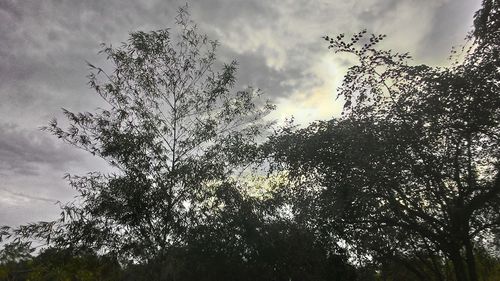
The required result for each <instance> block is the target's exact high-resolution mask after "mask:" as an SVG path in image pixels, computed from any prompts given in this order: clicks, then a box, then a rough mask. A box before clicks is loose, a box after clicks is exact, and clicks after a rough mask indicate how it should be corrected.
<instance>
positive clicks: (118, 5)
mask: <svg viewBox="0 0 500 281" xmlns="http://www.w3.org/2000/svg"><path fill="white" fill-rule="evenodd" d="M187 2H188V3H189V7H190V12H191V15H192V19H193V20H194V21H195V22H196V23H197V24H198V26H199V28H200V30H201V31H202V32H204V33H207V34H208V35H209V36H210V37H211V39H216V40H218V41H219V42H220V45H221V46H220V48H219V59H220V60H221V61H225V62H229V61H231V60H232V59H236V60H237V61H238V62H239V75H238V79H239V82H240V85H252V86H255V87H258V88H260V89H262V91H263V92H264V93H265V95H266V97H267V98H269V99H271V100H272V101H273V102H274V103H275V104H276V105H277V106H278V110H277V111H276V112H275V113H274V115H273V117H274V118H276V119H278V120H283V119H284V118H286V117H290V116H295V119H296V120H297V121H298V122H303V123H305V122H309V121H312V120H315V119H327V118H331V117H332V116H338V115H339V113H340V109H341V107H342V104H341V102H340V101H335V97H336V91H335V89H336V87H337V86H338V85H339V83H340V81H341V79H342V75H343V73H344V71H345V69H346V67H347V66H348V63H349V60H348V59H347V58H345V57H341V56H335V55H334V54H332V53H331V52H328V50H327V48H326V44H325V42H324V40H322V39H321V36H324V35H327V34H328V35H336V34H338V33H341V32H345V33H347V34H350V33H354V32H357V31H360V30H362V29H364V28H366V29H368V32H371V33H384V34H387V35H388V38H387V40H386V41H385V43H384V44H385V46H386V47H388V48H391V49H395V50H399V51H409V52H411V54H412V55H413V57H414V63H428V64H433V65H440V64H445V63H446V58H447V57H448V54H449V51H450V49H451V47H452V46H453V45H458V44H460V43H461V42H463V38H464V37H465V36H466V34H467V31H469V30H470V28H471V25H472V15H473V13H474V11H476V10H477V9H478V8H479V6H480V0H351V1H348V0H344V1H340V0H279V1H278V0H267V1H266V0H241V1H239V0H198V1H187ZM185 3H186V1H185V0H182V1H176V0H168V1H167V0H144V1H133V0H108V1H101V0H18V1H15V0H0V225H6V224H7V225H12V226H14V225H18V224H21V223H26V222H30V221H38V220H49V219H53V218H56V217H57V215H58V213H59V210H58V207H57V205H56V204H55V202H56V201H58V200H59V201H62V202H66V201H68V200H71V199H72V196H73V192H72V190H71V188H70V187H69V186H68V185H67V183H66V182H65V181H64V180H63V179H62V177H63V175H64V174H65V173H76V174H81V173H85V172H88V171H93V170H100V169H105V165H104V164H103V163H101V162H100V161H97V160H95V159H92V158H90V157H89V156H87V155H86V154H85V153H83V152H81V151H78V150H76V149H74V148H72V147H69V146H67V145H64V144H63V143H61V142H60V141H59V140H57V139H55V138H54V137H52V136H50V135H48V134H47V133H45V132H41V131H40V130H39V129H38V128H39V127H40V126H43V125H45V124H47V122H48V121H49V120H50V119H51V118H52V117H60V116H61V114H60V112H61V110H60V108H62V107H63V108H67V109H69V110H71V111H92V110H93V109H94V108H95V107H97V106H98V105H99V102H100V101H99V99H98V98H97V95H96V94H94V93H93V92H92V91H91V90H90V89H89V87H88V86H87V79H86V75H87V74H88V73H89V69H88V67H87V65H86V63H85V61H86V60H87V61H90V62H92V63H93V64H95V65H102V64H103V63H104V58H103V57H102V56H99V55H98V54H97V52H98V51H99V49H100V48H99V44H100V43H103V42H104V43H112V44H114V45H118V44H119V43H120V42H123V41H125V40H127V37H128V33H129V32H131V31H137V30H143V31H149V30H153V29H162V28H166V27H172V26H173V23H174V17H175V15H176V12H177V9H178V7H179V6H182V5H184V4H185Z"/></svg>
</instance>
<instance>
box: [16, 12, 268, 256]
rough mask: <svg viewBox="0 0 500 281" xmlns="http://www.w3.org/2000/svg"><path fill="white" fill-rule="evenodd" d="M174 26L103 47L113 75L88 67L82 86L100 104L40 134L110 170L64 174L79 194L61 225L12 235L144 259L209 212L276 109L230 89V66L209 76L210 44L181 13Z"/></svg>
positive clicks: (172, 244)
mask: <svg viewBox="0 0 500 281" xmlns="http://www.w3.org/2000/svg"><path fill="white" fill-rule="evenodd" d="M176 23H177V26H178V29H179V34H178V36H177V37H172V35H171V31H170V30H168V29H164V30H158V31H152V32H149V33H145V32H134V33H131V34H130V38H129V40H128V41H127V42H126V43H123V44H122V45H121V46H120V47H117V48H116V47H112V46H103V50H102V53H104V54H105V55H106V56H107V59H108V60H109V61H110V62H111V64H112V66H113V71H112V72H111V73H108V72H106V71H104V70H103V69H102V68H99V67H96V66H94V65H92V64H90V63H89V66H90V67H91V69H92V73H91V74H90V75H89V85H90V87H91V88H92V89H93V90H95V92H97V93H98V94H99V95H100V97H101V98H102V99H103V101H105V106H104V108H100V109H98V110H97V111H95V112H94V113H90V112H84V113H73V112H70V111H69V110H64V114H65V116H66V117H67V118H68V122H69V125H68V127H67V128H66V129H64V128H62V127H61V126H60V125H59V123H58V122H57V120H53V121H51V122H50V124H49V125H48V126H47V127H46V128H44V129H45V130H46V131H49V132H51V133H52V134H54V135H55V136H57V137H58V138H60V139H62V140H63V141H65V142H66V143H69V144H71V145H73V146H76V147H78V148H81V149H83V150H85V151H88V152H89V153H91V154H92V155H95V156H98V157H100V158H102V159H104V160H105V161H107V163H109V165H110V166H111V167H113V169H114V171H115V172H114V173H112V174H103V173H99V172H92V173H89V174H87V175H84V176H73V175H68V176H67V179H68V180H69V182H70V185H71V186H72V187H73V188H75V189H76V191H77V192H78V193H79V196H78V197H77V198H76V201H75V202H73V203H70V204H68V205H64V206H63V207H62V214H61V219H60V220H58V221H55V222H52V223H45V224H32V225H27V226H24V227H21V228H19V229H17V230H16V234H18V235H20V236H23V235H25V236H28V237H36V238H43V239H45V240H46V242H47V243H49V244H50V245H53V246H55V247H63V248H66V247H69V248H70V249H74V250H75V249H76V250H78V249H82V248H85V249H92V250H93V251H96V252H100V253H102V252H105V253H110V254H113V255H116V256H118V257H119V258H120V260H121V262H125V263H127V262H134V263H138V262H139V263H147V262H149V261H153V260H156V259H162V258H164V257H165V256H166V255H168V254H169V252H170V251H172V250H173V249H174V248H176V247H180V246H182V245H184V244H185V243H186V240H185V238H186V237H187V233H188V232H189V230H190V229H191V228H194V227H196V226H197V225H198V224H200V223H202V222H203V221H204V220H205V219H206V217H207V216H210V211H212V212H215V211H216V210H215V209H214V210H207V208H205V207H204V206H205V205H206V204H209V203H210V197H211V196H213V194H214V192H213V190H216V189H217V188H218V186H220V185H223V184H226V183H228V182H232V181H234V178H235V177H236V176H237V174H236V172H239V171H241V167H242V166H243V165H244V164H245V163H246V161H247V160H249V159H252V154H253V153H254V152H253V151H254V146H255V145H256V142H257V140H256V137H257V136H259V135H260V134H261V133H262V132H263V130H264V129H265V128H266V127H267V126H268V125H269V123H266V122H264V121H262V117H263V116H264V115H266V114H267V113H268V112H269V111H270V110H272V108H273V107H272V106H271V105H269V104H267V103H264V102H262V101H257V98H258V96H260V92H259V91H257V90H253V89H248V90H243V91H238V92H233V91H232V88H233V87H234V85H235V75H236V62H234V61H233V62H231V63H229V64H225V65H223V67H222V69H221V70H220V71H216V65H217V61H216V55H215V52H216V46H217V43H216V42H215V41H210V40H209V39H208V38H207V37H206V36H205V35H200V34H198V33H197V30H196V26H195V25H194V24H193V23H192V22H191V21H190V19H189V15H188V13H187V9H186V8H181V9H180V11H179V14H178V16H177V18H176ZM202 210H203V211H202Z"/></svg>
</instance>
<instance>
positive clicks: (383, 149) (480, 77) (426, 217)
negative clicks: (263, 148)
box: [270, 1, 500, 280]
mask: <svg viewBox="0 0 500 281" xmlns="http://www.w3.org/2000/svg"><path fill="white" fill-rule="evenodd" d="M485 3H486V4H485V7H484V8H483V10H481V11H480V12H479V13H478V14H477V16H476V20H477V19H478V17H483V18H486V19H488V20H486V22H485V21H483V20H481V21H480V22H482V23H483V25H484V26H486V27H484V28H487V29H488V32H484V31H478V32H476V33H472V38H471V41H472V46H471V47H470V48H469V49H466V51H467V53H466V54H465V59H464V60H463V61H462V62H459V63H456V64H455V65H453V66H452V67H430V66H426V65H416V66H413V65H409V64H408V59H409V58H410V57H409V55H408V54H406V53H403V54H400V53H394V52H393V51H386V50H379V49H377V44H378V43H379V42H380V41H381V40H382V39H383V38H384V36H376V35H372V36H371V37H368V38H367V37H366V31H362V32H360V33H358V34H355V35H354V36H353V37H352V38H350V39H349V40H344V35H343V34H341V35H339V36H337V37H334V38H330V37H325V39H326V40H327V41H328V43H329V48H331V49H333V50H334V51H335V52H346V53H349V54H352V55H354V56H355V57H356V58H357V59H358V63H357V64H356V65H354V66H352V67H351V68H350V69H349V71H348V72H347V74H346V76H345V77H344V82H343V84H342V86H341V87H340V89H339V90H340V95H341V96H343V97H344V98H345V100H346V103H345V107H344V116H343V118H341V119H340V120H331V121H326V122H316V123H314V124H312V125H310V126H309V127H308V128H305V129H301V130H297V131H294V130H292V129H290V128H285V129H283V132H282V133H281V134H280V135H279V136H277V137H275V138H273V139H272V140H271V142H270V147H271V148H270V151H271V154H274V156H275V158H276V160H277V162H278V164H279V165H281V166H282V167H281V168H284V169H286V170H288V171H290V173H291V175H292V176H294V177H295V178H296V180H297V181H298V184H297V185H299V186H301V188H302V189H307V190H311V191H312V192H313V193H314V194H313V195H308V196H309V197H311V198H314V200H310V204H309V205H308V207H307V208H306V209H304V208H298V209H299V210H298V211H297V213H298V214H300V212H302V211H301V210H300V209H302V210H306V212H305V215H307V216H309V218H310V220H311V221H314V222H315V223H317V227H318V228H322V229H323V232H324V233H325V235H330V236H331V239H332V240H334V241H342V240H343V241H344V242H345V243H346V244H347V248H348V249H350V250H351V251H353V252H354V253H357V254H358V255H359V256H360V257H365V258H366V257H372V258H374V259H375V260H376V261H377V262H380V263H387V262H389V261H390V262H395V261H396V262H398V261H399V262H401V264H402V265H405V266H406V267H408V268H409V269H411V271H413V274H414V275H416V276H417V277H418V278H420V279H421V280H431V279H432V278H435V279H437V280H443V279H444V278H445V274H446V272H445V271H444V270H443V267H442V266H441V265H440V264H442V261H443V259H448V260H450V261H451V263H452V264H453V270H454V275H455V278H456V280H478V279H477V278H478V277H477V276H478V274H477V268H476V262H475V257H474V251H475V247H476V248H477V246H478V245H480V244H482V243H486V241H488V240H491V237H492V236H493V235H494V231H495V230H497V229H498V228H499V226H500V213H499V210H500V173H499V167H500V162H499V156H500V151H499V147H500V143H499V142H498V141H499V139H500V127H499V122H500V115H499V113H500V96H499V95H498V93H499V90H500V89H499V82H498V81H499V71H498V69H499V66H500V60H499V59H498V51H499V48H500V45H499V41H498V38H499V31H498V29H494V28H495V26H497V25H498V11H499V4H498V2H494V1H485ZM488 5H490V6H489V7H490V10H487V7H488ZM485 13H486V14H485ZM476 22H478V20H477V21H476ZM478 28H479V27H478ZM477 30H478V29H476V31H477ZM480 35H481V36H482V35H484V37H478V36H480ZM279 165H277V166H278V167H279ZM414 259H418V260H419V263H420V265H421V266H416V265H418V264H419V263H415V262H414V261H413V260H414Z"/></svg>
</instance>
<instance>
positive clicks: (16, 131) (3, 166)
mask: <svg viewBox="0 0 500 281" xmlns="http://www.w3.org/2000/svg"><path fill="white" fill-rule="evenodd" d="M77 160H79V157H78V154H77V153H75V152H74V151H73V150H70V149H68V148H67V147H62V146H59V145H55V143H54V141H53V140H52V139H51V138H50V137H49V136H48V135H46V134H44V133H43V132H36V131H35V132H32V131H30V130H27V129H21V128H19V127H17V126H16V125H13V124H2V123H0V175H2V174H3V175H6V174H10V175H12V174H21V175H37V174H38V168H39V166H40V165H47V166H50V167H51V168H54V169H60V168H62V167H64V166H65V165H67V164H68V163H70V162H73V161H77Z"/></svg>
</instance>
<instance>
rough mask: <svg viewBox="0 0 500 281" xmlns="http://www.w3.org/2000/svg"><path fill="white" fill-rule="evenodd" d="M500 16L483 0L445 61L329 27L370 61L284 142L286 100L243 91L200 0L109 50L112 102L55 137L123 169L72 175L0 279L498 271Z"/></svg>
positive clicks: (416, 276)
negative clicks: (337, 107) (337, 102)
mask: <svg viewBox="0 0 500 281" xmlns="http://www.w3.org/2000/svg"><path fill="white" fill-rule="evenodd" d="M499 15H500V4H499V2H498V1H496V0H484V1H483V5H482V8H481V9H480V10H479V11H478V12H477V13H476V14H475V20H474V29H473V31H472V32H471V33H470V34H469V36H468V37H467V41H466V43H465V44H464V46H463V47H462V48H461V49H459V50H458V51H454V52H453V53H452V60H453V61H452V63H451V64H450V66H444V67H443V66H439V67H436V66H428V65H415V64H412V61H411V57H410V55H409V54H408V53H397V52H394V51H392V50H385V49H381V48H380V44H379V43H380V42H381V41H382V40H383V39H384V37H385V36H384V35H368V32H367V31H361V32H359V33H357V34H354V35H353V36H352V37H349V38H347V39H346V36H345V35H344V34H340V35H338V36H333V37H331V36H325V37H324V39H325V40H326V42H327V47H328V48H329V49H330V50H332V51H333V52H334V53H347V54H349V55H351V56H353V57H354V58H355V59H356V63H355V64H354V65H352V66H351V67H350V68H349V70H348V72H347V73H346V75H345V76H344V80H343V84H342V86H341V87H340V88H339V96H340V97H342V98H343V99H344V100H345V105H344V110H343V114H342V117H340V118H335V119H332V120H327V121H317V122H313V123H311V124H309V125H308V126H306V127H302V128H297V127H295V126H294V125H293V123H290V124H287V125H284V126H281V127H279V128H276V127H274V129H275V133H274V134H272V135H269V134H268V129H270V128H271V123H270V122H267V121H266V120H265V118H264V117H265V115H266V114H267V113H268V112H269V111H270V110H272V109H273V108H274V107H273V106H272V105H270V104H269V103H267V102H266V101H263V100H262V99H261V98H260V94H261V93H260V91H259V90H256V89H253V88H247V89H244V90H240V91H235V89H234V88H235V84H236V81H235V80H236V79H235V77H236V66H237V64H236V62H234V61H233V62H230V63H228V64H221V63H219V62H218V61H217V60H216V48H217V43H216V42H215V41H211V40H209V39H208V38H207V37H206V36H205V35H201V34H199V33H198V31H197V29H196V26H195V25H194V23H193V22H191V20H190V19H189V15H188V13H187V10H186V8H181V9H180V11H179V14H178V16H177V18H176V24H177V29H172V30H171V29H164V30H158V31H152V32H148V33H146V32H134V33H131V34H130V38H129V40H128V41H127V42H125V43H123V44H122V45H121V46H119V47H113V46H107V45H103V49H102V54H104V55H105V56H106V57H107V59H108V60H109V62H110V63H111V65H112V71H111V72H108V71H105V70H103V69H102V68H100V67H97V66H94V65H92V64H90V63H89V67H90V68H91V69H92V72H91V74H90V75H89V85H90V87H91V88H92V89H93V90H94V91H95V92H96V93H97V94H98V95H99V96H100V97H101V98H102V100H103V106H102V108H99V109H97V110H95V111H93V112H82V113H73V112H71V111H70V110H64V115H65V116H66V117H67V120H65V121H63V122H62V124H63V125H61V121H57V120H52V121H51V122H50V123H49V125H48V126H47V127H45V128H44V129H45V130H46V131H48V132H50V133H52V134H53V135H55V136H56V137H58V138H60V139H62V140H63V141H64V142H66V143H68V144H70V145H73V146H76V147H78V148H80V149H83V150H85V151H87V152H89V153H91V154H92V155H94V156H96V157H100V158H102V159H103V160H104V161H106V162H107V163H108V164H109V165H110V167H111V168H112V169H113V172H112V173H104V172H98V171H96V172H91V173H88V174H86V175H67V176H66V178H67V179H68V181H69V183H70V185H71V186H72V187H73V188H74V189H75V190H76V191H77V192H78V196H77V197H76V198H75V201H74V202H70V203H68V204H65V205H62V206H61V208H62V210H61V211H62V212H61V217H60V219H58V220H56V221H53V222H38V223H33V224H28V225H24V226H20V227H19V228H15V229H11V228H10V227H2V228H0V242H4V241H3V240H2V239H4V238H5V237H7V238H10V239H11V240H12V239H13V241H10V242H12V243H7V244H5V246H4V247H3V249H2V250H0V279H2V278H4V279H6V280H53V279H57V280H67V279H72V280H97V279H99V280H177V281H179V280H186V281H188V280H207V281H209V280H242V281H243V280H347V281H349V280H353V281H354V280H359V281H363V280H367V281H368V280H421V281H427V280H436V281H445V280H453V281H479V280H485V281H492V280H496V279H498V276H500V273H499V270H500V254H499V251H500V246H499V241H500V143H499V142H500V95H499V93H500V88H499V87H500V83H499V81H500V79H499V78H500V77H499V76H500V59H499V51H500V28H499V27H500V20H499V18H500V17H499ZM174 30H177V31H178V34H177V35H175V34H176V33H175V32H174ZM219 66H220V67H219ZM30 239H38V240H40V241H41V242H42V243H43V244H42V247H41V250H38V252H37V255H36V256H34V248H33V244H32V240H30Z"/></svg>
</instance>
